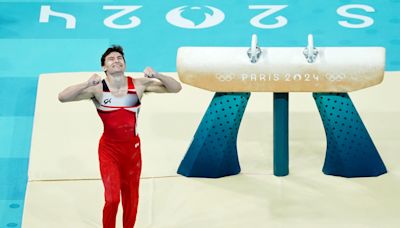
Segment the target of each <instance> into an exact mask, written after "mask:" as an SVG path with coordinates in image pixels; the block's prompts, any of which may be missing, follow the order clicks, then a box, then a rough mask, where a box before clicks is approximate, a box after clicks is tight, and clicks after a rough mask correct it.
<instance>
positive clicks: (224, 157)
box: [178, 93, 250, 178]
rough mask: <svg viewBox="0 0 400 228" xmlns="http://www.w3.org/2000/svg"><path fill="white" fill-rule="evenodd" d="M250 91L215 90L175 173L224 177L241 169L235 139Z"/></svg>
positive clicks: (191, 175)
mask: <svg viewBox="0 0 400 228" xmlns="http://www.w3.org/2000/svg"><path fill="white" fill-rule="evenodd" d="M249 98H250V93H216V94H215V95H214V97H213V99H212V101H211V104H210V105H209V106H208V109H207V111H206V113H205V115H204V117H203V119H202V120H201V123H200V126H199V127H198V128H197V131H196V133H195V135H194V138H193V141H192V143H191V145H190V146H189V149H188V151H187V152H186V155H185V157H184V158H183V160H182V162H181V164H180V166H179V168H178V173H179V174H181V175H183V176H187V177H211V178H216V177H224V176H229V175H235V174H238V173H239V172H240V165H239V160H238V155H237V148H236V141H237V134H238V130H239V126H240V122H241V120H242V117H243V113H244V111H245V109H246V106H247V101H248V99H249Z"/></svg>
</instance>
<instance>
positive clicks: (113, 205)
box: [99, 139, 121, 228]
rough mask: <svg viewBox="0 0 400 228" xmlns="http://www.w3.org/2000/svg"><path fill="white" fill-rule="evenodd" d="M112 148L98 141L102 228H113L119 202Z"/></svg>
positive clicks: (116, 167)
mask: <svg viewBox="0 0 400 228" xmlns="http://www.w3.org/2000/svg"><path fill="white" fill-rule="evenodd" d="M112 148H113V146H112V145H110V143H107V142H105V140H103V139H101V140H100V145H99V161H100V172H101V179H102V180H103V184H104V197H105V205H104V208H103V227H104V228H115V222H116V216H117V212H118V204H119V202H120V186H121V184H120V173H119V168H118V163H117V161H116V159H115V157H114V156H113V151H112Z"/></svg>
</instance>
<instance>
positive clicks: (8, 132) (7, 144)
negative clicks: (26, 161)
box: [0, 117, 33, 158]
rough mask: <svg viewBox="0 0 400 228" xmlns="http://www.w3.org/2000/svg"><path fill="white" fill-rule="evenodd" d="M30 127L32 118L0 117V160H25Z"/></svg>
mask: <svg viewBox="0 0 400 228" xmlns="http://www.w3.org/2000/svg"><path fill="white" fill-rule="evenodd" d="M32 126H33V117H0V129H1V131H0V139H1V140H0V142H1V147H0V158H1V157H6V158H10V157H17V158H27V157H28V156H29V150H30V146H31V138H32Z"/></svg>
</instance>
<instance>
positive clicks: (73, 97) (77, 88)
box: [58, 74, 101, 102]
mask: <svg viewBox="0 0 400 228" xmlns="http://www.w3.org/2000/svg"><path fill="white" fill-rule="evenodd" d="M100 82H101V77H100V76H99V75H98V74H93V75H92V76H91V77H90V78H89V79H88V80H87V81H86V82H82V83H79V84H76V85H72V86H69V87H68V88H66V89H64V90H63V91H62V92H61V93H59V94H58V100H59V101H61V102H70V101H79V100H85V99H91V98H93V97H94V96H95V93H96V91H97V90H98V86H99V84H100Z"/></svg>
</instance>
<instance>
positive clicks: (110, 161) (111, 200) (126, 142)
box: [97, 77, 142, 228]
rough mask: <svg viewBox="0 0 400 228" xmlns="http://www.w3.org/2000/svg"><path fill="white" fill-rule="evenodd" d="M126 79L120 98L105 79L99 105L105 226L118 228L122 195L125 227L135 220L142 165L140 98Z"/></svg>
mask: <svg viewBox="0 0 400 228" xmlns="http://www.w3.org/2000/svg"><path fill="white" fill-rule="evenodd" d="M126 80H127V81H128V93H127V94H126V95H124V96H121V97H119V96H118V97H117V96H114V95H112V94H111V91H110V90H109V88H108V86H107V83H106V81H105V80H103V81H102V83H103V96H102V100H101V101H100V103H99V104H98V105H97V112H98V114H99V116H100V118H101V120H102V121H103V124H104V132H103V135H102V137H101V139H100V143H99V161H100V172H101V178H102V180H103V184H104V190H105V192H104V193H105V194H104V196H105V205H104V208H103V227H104V228H115V223H116V215H117V211H118V205H119V202H120V196H121V199H122V208H123V226H124V228H132V227H133V226H134V224H135V221H136V213H137V207H138V200H139V180H140V172H141V167H142V161H141V154H140V138H139V136H138V134H137V131H136V125H137V124H136V122H137V118H138V114H139V109H140V100H139V97H138V96H137V94H136V89H135V85H134V84H133V82H132V78H130V77H126Z"/></svg>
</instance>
